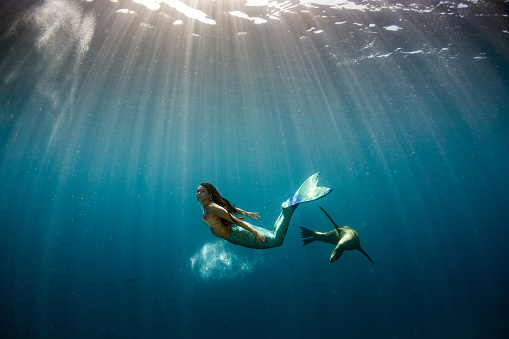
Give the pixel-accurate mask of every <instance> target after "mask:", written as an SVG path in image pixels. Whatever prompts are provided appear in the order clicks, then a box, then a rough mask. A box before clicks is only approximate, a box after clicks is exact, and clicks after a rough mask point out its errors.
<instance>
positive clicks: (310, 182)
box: [282, 172, 332, 208]
mask: <svg viewBox="0 0 509 339" xmlns="http://www.w3.org/2000/svg"><path fill="white" fill-rule="evenodd" d="M319 174H320V172H318V173H315V174H313V175H312V176H310V177H309V178H308V179H307V180H306V181H304V183H303V184H302V185H301V186H300V187H299V189H298V190H297V192H295V194H294V195H293V196H292V197H291V198H290V199H288V200H286V201H285V202H284V203H283V205H282V207H283V208H286V207H289V206H296V205H298V204H301V203H303V202H309V201H313V200H317V199H320V198H323V197H324V196H326V195H327V194H329V193H330V192H332V188H328V187H317V186H316V184H317V183H318V175H319Z"/></svg>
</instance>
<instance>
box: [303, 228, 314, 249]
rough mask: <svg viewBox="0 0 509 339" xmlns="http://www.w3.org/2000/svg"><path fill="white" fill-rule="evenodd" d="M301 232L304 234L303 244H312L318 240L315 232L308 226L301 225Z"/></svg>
mask: <svg viewBox="0 0 509 339" xmlns="http://www.w3.org/2000/svg"><path fill="white" fill-rule="evenodd" d="M300 234H301V236H302V243H303V244H302V246H306V245H307V244H311V243H312V242H313V241H315V240H316V238H315V232H313V231H311V230H308V229H307V228H304V227H301V228H300Z"/></svg>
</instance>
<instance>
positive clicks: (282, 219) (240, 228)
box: [196, 172, 332, 249]
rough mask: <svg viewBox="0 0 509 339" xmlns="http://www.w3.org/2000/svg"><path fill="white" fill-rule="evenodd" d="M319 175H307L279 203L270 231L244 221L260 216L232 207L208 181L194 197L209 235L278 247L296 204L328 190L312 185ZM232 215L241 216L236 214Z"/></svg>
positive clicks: (253, 245) (249, 244)
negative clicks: (209, 231)
mask: <svg viewBox="0 0 509 339" xmlns="http://www.w3.org/2000/svg"><path fill="white" fill-rule="evenodd" d="M319 174H320V172H318V173H315V174H313V175H312V176H310V177H309V178H308V179H307V180H306V181H305V182H304V183H303V184H302V185H301V186H300V188H299V189H298V190H297V192H295V194H294V195H293V196H292V197H291V198H289V199H288V200H286V201H285V202H283V204H282V205H281V208H282V212H281V214H280V215H279V217H278V218H277V220H276V223H275V224H274V229H273V230H272V231H270V230H268V229H265V228H261V227H257V226H253V225H251V224H249V223H247V222H245V221H244V220H245V219H246V217H248V218H251V219H254V220H258V219H260V216H259V215H258V213H255V212H246V211H244V210H241V209H240V208H238V207H235V205H234V204H232V203H231V202H230V201H228V200H227V199H225V198H224V197H222V196H221V194H219V192H218V191H217V189H216V188H215V187H214V186H213V185H212V184H209V183H202V184H201V185H200V186H198V189H197V191H196V199H197V200H198V202H200V203H201V204H202V208H203V214H202V220H203V222H204V223H205V224H206V225H207V226H209V227H210V229H211V231H212V234H214V235H215V236H216V237H219V238H223V239H225V240H227V241H228V242H230V243H232V244H235V245H240V246H244V247H248V248H255V249H265V248H273V247H278V246H281V245H283V241H284V240H285V236H286V232H287V231H288V226H289V225H290V219H291V217H292V214H293V212H294V211H295V209H296V208H297V206H298V205H299V204H301V203H304V202H309V201H313V200H317V199H320V198H322V197H324V196H326V195H327V194H329V193H330V192H331V191H332V189H331V188H327V187H317V186H316V184H317V182H318V175H319ZM235 214H239V215H242V216H243V217H236V216H235Z"/></svg>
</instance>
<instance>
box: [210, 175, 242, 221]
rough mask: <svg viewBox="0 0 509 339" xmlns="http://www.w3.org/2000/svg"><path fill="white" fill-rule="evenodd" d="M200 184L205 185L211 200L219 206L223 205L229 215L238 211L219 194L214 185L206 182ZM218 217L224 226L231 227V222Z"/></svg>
mask: <svg viewBox="0 0 509 339" xmlns="http://www.w3.org/2000/svg"><path fill="white" fill-rule="evenodd" d="M201 186H203V187H205V189H206V190H207V192H209V193H210V194H211V195H212V197H211V199H212V201H213V202H215V203H216V204H218V205H219V206H221V207H223V208H224V209H225V210H226V212H228V213H229V214H230V215H232V216H233V214H238V213H239V211H238V210H237V208H236V207H235V205H234V204H232V203H231V202H230V201H229V200H228V199H226V198H223V196H221V194H220V193H219V191H218V190H217V188H215V187H214V185H212V184H209V183H208V182H203V183H201ZM220 219H221V222H222V223H223V225H225V226H226V227H231V223H229V222H228V221H226V220H224V219H223V218H220Z"/></svg>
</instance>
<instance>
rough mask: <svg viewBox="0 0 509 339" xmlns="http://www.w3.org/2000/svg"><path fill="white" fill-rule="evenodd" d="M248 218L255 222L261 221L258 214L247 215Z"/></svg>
mask: <svg viewBox="0 0 509 339" xmlns="http://www.w3.org/2000/svg"><path fill="white" fill-rule="evenodd" d="M247 216H248V217H250V218H251V219H254V220H258V219H260V216H259V215H258V212H249V213H248V214H247Z"/></svg>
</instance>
